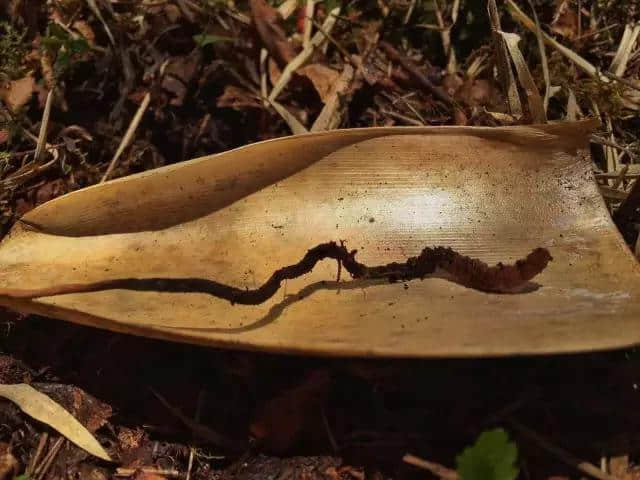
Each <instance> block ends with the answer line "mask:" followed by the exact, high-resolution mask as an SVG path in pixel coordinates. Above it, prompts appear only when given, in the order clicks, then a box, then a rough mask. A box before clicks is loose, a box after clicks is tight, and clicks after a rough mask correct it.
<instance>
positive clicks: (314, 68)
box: [296, 63, 340, 102]
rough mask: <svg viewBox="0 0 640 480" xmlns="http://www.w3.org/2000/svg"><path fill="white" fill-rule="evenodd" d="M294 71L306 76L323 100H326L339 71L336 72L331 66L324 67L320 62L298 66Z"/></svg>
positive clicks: (338, 75)
mask: <svg viewBox="0 0 640 480" xmlns="http://www.w3.org/2000/svg"><path fill="white" fill-rule="evenodd" d="M296 73H298V74H299V75H302V76H305V77H307V78H308V79H309V80H310V81H311V83H312V84H313V86H314V88H315V89H316V91H317V92H318V95H320V99H321V100H322V101H323V102H326V101H327V96H328V95H329V92H330V91H331V87H332V86H333V85H334V84H335V83H336V81H337V80H338V78H339V77H340V73H339V72H336V71H335V70H333V69H332V68H329V67H325V66H324V65H322V64H320V63H312V64H310V65H307V66H305V67H302V68H299V69H298V71H297V72H296Z"/></svg>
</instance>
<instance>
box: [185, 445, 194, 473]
mask: <svg viewBox="0 0 640 480" xmlns="http://www.w3.org/2000/svg"><path fill="white" fill-rule="evenodd" d="M195 452H196V449H195V448H194V447H191V448H190V449H189V464H188V466H187V476H186V477H185V480H191V470H192V469H193V456H194V454H195Z"/></svg>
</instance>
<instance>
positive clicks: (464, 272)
mask: <svg viewBox="0 0 640 480" xmlns="http://www.w3.org/2000/svg"><path fill="white" fill-rule="evenodd" d="M356 253H357V250H351V251H349V250H347V248H346V247H345V246H344V244H343V243H340V245H338V244H337V243H336V242H328V243H322V244H320V245H318V246H316V247H314V248H312V249H311V250H309V251H307V253H306V255H305V256H304V257H303V258H302V260H300V261H299V262H298V263H295V264H293V265H289V266H286V267H282V268H280V269H278V270H276V271H275V272H274V273H273V275H271V278H269V280H267V281H266V282H265V283H264V284H263V285H262V286H260V287H258V288H256V289H254V290H243V289H241V288H236V287H232V286H229V285H225V284H223V283H220V282H216V281H215V280H207V279H203V278H123V279H115V280H104V281H101V282H95V283H88V284H69V285H59V286H54V287H49V288H42V289H36V290H13V291H5V292H4V293H5V295H9V296H13V297H22V298H37V297H48V296H54V295H62V294H68V293H84V292H96V291H102V290H113V289H124V290H136V291H153V292H174V293H207V294H209V295H213V296H214V297H218V298H222V299H225V300H228V301H230V302H231V303H232V304H241V305H259V304H261V303H263V302H266V301H267V300H268V299H269V298H271V297H272V296H273V295H274V294H275V293H276V292H277V291H278V290H279V289H280V286H281V284H282V282H283V281H284V280H291V279H294V278H298V277H301V276H302V275H305V274H307V273H309V272H310V271H311V270H312V269H313V267H314V266H315V265H316V263H318V262H319V261H321V260H324V259H327V258H331V259H334V260H337V261H338V262H340V264H341V265H342V266H343V267H344V269H345V270H347V271H348V272H349V273H350V274H351V276H352V277H353V278H354V279H370V280H371V279H387V280H388V281H389V282H390V283H393V282H398V281H408V280H412V279H416V278H420V279H423V278H424V277H425V276H427V275H430V274H439V275H440V276H443V277H445V278H447V279H449V280H452V281H454V282H456V283H459V284H461V285H464V286H466V287H470V288H474V289H476V290H480V291H484V292H494V293H506V292H511V291H514V290H517V289H518V288H519V287H522V286H523V285H524V284H526V283H527V282H528V281H529V280H531V279H532V278H533V277H535V276H536V275H537V274H538V273H540V272H541V271H542V270H544V269H545V268H546V266H547V264H548V262H549V261H551V260H552V258H551V255H550V254H549V252H548V251H547V250H546V249H544V248H536V249H535V250H533V251H532V252H531V253H530V254H529V255H528V256H527V257H526V258H525V259H522V260H518V261H517V262H516V263H515V264H513V265H503V264H502V263H499V264H497V265H496V266H493V267H490V266H488V265H487V264H486V263H484V262H482V261H480V260H477V259H473V258H469V257H465V256H463V255H461V254H459V253H457V252H456V251H454V250H452V249H451V248H445V247H435V248H429V247H427V248H425V249H424V250H422V252H421V253H420V255H418V256H417V257H409V258H408V259H407V261H406V262H405V263H396V262H392V263H388V264H386V265H379V266H374V267H368V266H366V265H364V264H362V263H359V262H358V261H356V259H355V255H356Z"/></svg>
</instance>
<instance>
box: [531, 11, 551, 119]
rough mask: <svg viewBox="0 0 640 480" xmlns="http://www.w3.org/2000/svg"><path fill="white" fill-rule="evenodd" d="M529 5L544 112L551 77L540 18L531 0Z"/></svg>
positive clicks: (549, 91) (548, 95)
mask: <svg viewBox="0 0 640 480" xmlns="http://www.w3.org/2000/svg"><path fill="white" fill-rule="evenodd" d="M529 6H530V7H531V11H532V12H533V19H534V20H535V22H536V38H537V40H538V50H540V64H541V65H542V76H543V77H544V98H543V100H542V104H543V105H544V111H545V114H546V112H547V108H548V107H549V98H550V97H551V77H550V75H549V62H548V61H547V51H546V49H545V47H544V39H543V38H542V27H540V20H539V19H538V14H537V13H536V8H535V7H534V5H533V2H532V1H531V0H529Z"/></svg>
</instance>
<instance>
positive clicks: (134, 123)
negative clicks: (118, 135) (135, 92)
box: [100, 92, 151, 183]
mask: <svg viewBox="0 0 640 480" xmlns="http://www.w3.org/2000/svg"><path fill="white" fill-rule="evenodd" d="M150 101H151V94H150V93H149V92H147V94H146V95H145V96H144V98H143V99H142V102H141V103H140V106H139V107H138V110H137V111H136V113H135V115H134V116H133V119H132V120H131V123H130V124H129V128H127V131H126V133H125V134H124V137H122V140H121V141H120V145H118V149H117V150H116V153H115V154H114V155H113V158H112V159H111V162H109V166H108V167H107V171H106V172H104V175H103V176H102V179H101V180H100V183H103V182H105V181H107V179H108V178H109V177H110V176H111V174H112V173H113V169H114V168H115V167H116V164H117V163H118V159H119V158H120V155H122V152H124V149H125V148H127V146H128V145H129V143H131V140H133V136H134V134H135V133H136V129H137V128H138V125H139V124H140V120H142V116H143V115H144V112H146V111H147V107H148V106H149V102H150Z"/></svg>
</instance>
